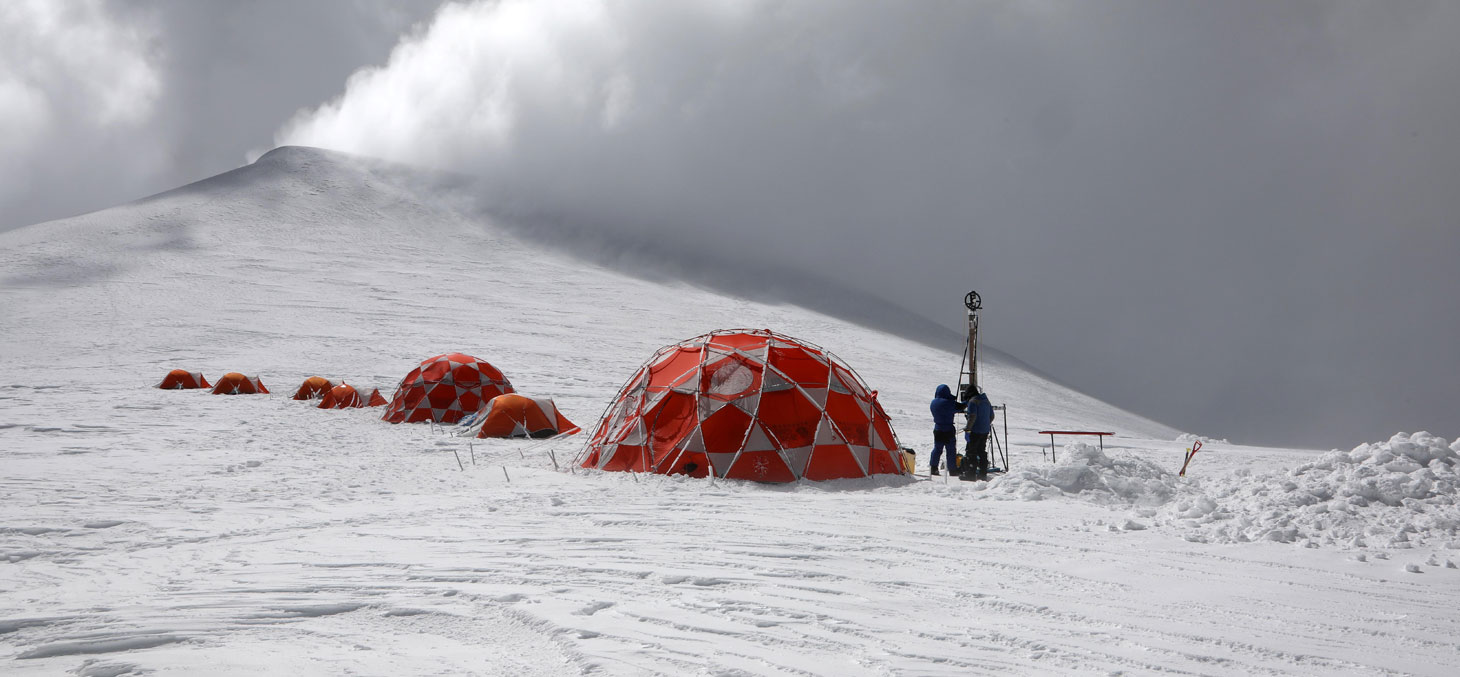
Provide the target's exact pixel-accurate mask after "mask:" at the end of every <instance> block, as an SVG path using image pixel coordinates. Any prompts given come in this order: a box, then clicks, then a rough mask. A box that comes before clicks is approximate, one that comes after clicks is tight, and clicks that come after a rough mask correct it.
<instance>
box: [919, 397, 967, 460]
mask: <svg viewBox="0 0 1460 677" xmlns="http://www.w3.org/2000/svg"><path fill="white" fill-rule="evenodd" d="M928 409H929V410H930V411H932V412H933V458H932V459H931V460H929V461H928V472H930V473H932V474H934V475H936V474H938V457H939V456H946V457H947V459H948V474H950V475H951V474H953V472H954V470H956V469H957V467H958V428H957V426H955V425H953V415H954V414H957V413H959V412H961V411H963V410H964V405H963V403H962V402H959V401H958V400H957V399H955V398H954V397H953V391H952V390H949V389H948V386H947V385H940V386H938V389H937V390H936V391H934V392H933V401H932V402H931V403H930V404H929V405H928Z"/></svg>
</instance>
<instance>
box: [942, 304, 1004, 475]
mask: <svg viewBox="0 0 1460 677" xmlns="http://www.w3.org/2000/svg"><path fill="white" fill-rule="evenodd" d="M963 307H964V308H967V309H968V341H967V343H966V344H965V345H964V348H963V364H962V366H961V368H960V372H959V374H958V399H959V400H960V401H963V402H969V403H970V406H969V407H968V410H967V411H966V412H965V414H967V416H968V420H967V423H966V424H965V425H964V431H965V437H964V441H965V449H969V450H973V449H974V448H976V447H977V446H978V445H975V444H974V443H973V441H972V439H971V437H972V435H973V433H971V432H970V431H972V429H973V425H974V417H975V414H976V412H975V411H974V407H973V406H972V401H973V400H974V398H975V397H977V396H978V395H979V394H980V390H979V387H978V343H979V335H978V319H979V318H978V311H980V310H983V297H982V296H980V295H979V293H978V292H977V291H970V292H968V294H966V295H964V297H963ZM990 405H991V406H992V403H990ZM993 409H994V411H995V412H1004V414H1005V415H1004V439H1007V438H1008V436H1009V435H1008V430H1009V419H1008V412H1007V407H1006V405H999V406H996V407H993ZM990 423H992V421H990ZM978 434H981V435H982V434H985V433H978ZM986 435H987V437H986V438H985V439H984V440H983V449H984V451H983V452H982V454H981V455H979V456H978V457H977V458H975V454H974V453H969V454H967V455H966V457H965V459H964V461H966V462H960V463H959V470H958V472H959V479H963V480H976V479H985V480H986V479H988V472H989V466H990V465H991V464H990V463H989V460H990V456H992V454H993V453H994V452H997V454H998V461H999V466H995V467H1000V468H1001V472H1007V471H1008V468H1009V454H1008V449H1007V447H1006V445H1005V444H1004V442H1003V440H1001V439H999V434H998V431H997V430H995V429H994V428H993V426H992V425H990V427H989V431H988V433H987V434H986ZM988 438H992V439H993V448H992V449H990V448H989V447H988ZM950 474H951V473H950Z"/></svg>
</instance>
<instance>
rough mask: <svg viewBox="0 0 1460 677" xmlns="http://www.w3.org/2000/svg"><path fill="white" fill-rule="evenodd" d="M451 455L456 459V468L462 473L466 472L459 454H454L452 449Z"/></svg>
mask: <svg viewBox="0 0 1460 677" xmlns="http://www.w3.org/2000/svg"><path fill="white" fill-rule="evenodd" d="M451 455H452V456H455V457H456V467H458V468H461V471H462V472H466V466H464V465H462V464H461V454H458V453H456V450H455V449H452V450H451Z"/></svg>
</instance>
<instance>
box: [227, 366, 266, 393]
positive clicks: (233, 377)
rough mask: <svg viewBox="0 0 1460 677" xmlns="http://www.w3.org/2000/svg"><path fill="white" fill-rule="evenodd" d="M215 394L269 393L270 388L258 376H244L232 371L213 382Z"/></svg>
mask: <svg viewBox="0 0 1460 677" xmlns="http://www.w3.org/2000/svg"><path fill="white" fill-rule="evenodd" d="M213 394H214V395H268V394H269V389H268V388H265V387H264V383H263V381H260V380H259V377H257V376H244V375H243V374H240V373H238V372H236V371H230V372H228V373H227V374H224V375H223V378H220V379H218V382H217V383H215V384H213Z"/></svg>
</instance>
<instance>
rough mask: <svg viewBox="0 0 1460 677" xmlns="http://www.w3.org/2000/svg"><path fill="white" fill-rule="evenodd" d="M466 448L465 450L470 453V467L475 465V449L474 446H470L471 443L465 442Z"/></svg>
mask: <svg viewBox="0 0 1460 677" xmlns="http://www.w3.org/2000/svg"><path fill="white" fill-rule="evenodd" d="M466 448H467V450H469V451H470V452H471V464H472V465H476V464H477V447H476V445H475V444H472V443H471V442H467V443H466Z"/></svg>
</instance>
